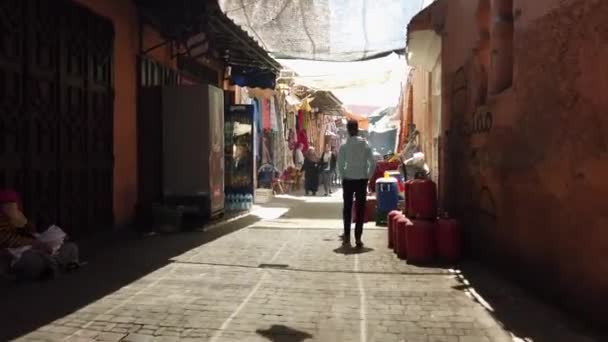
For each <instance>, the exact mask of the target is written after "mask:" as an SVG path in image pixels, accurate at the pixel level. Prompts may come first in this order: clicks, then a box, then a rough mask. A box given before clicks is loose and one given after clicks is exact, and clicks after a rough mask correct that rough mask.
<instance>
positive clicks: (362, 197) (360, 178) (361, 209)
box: [338, 120, 375, 248]
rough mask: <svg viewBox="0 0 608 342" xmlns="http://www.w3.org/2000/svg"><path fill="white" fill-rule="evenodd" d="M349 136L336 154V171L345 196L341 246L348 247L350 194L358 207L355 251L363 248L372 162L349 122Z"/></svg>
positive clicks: (369, 149)
mask: <svg viewBox="0 0 608 342" xmlns="http://www.w3.org/2000/svg"><path fill="white" fill-rule="evenodd" d="M347 129H348V134H349V137H348V139H347V140H346V143H345V144H344V145H342V146H340V152H339V153H338V171H339V172H340V177H342V189H343V195H344V209H343V213H342V216H343V218H344V235H343V245H350V228H351V221H352V206H353V195H354V196H355V199H356V203H357V206H356V208H355V210H356V214H357V215H356V216H357V220H356V222H355V241H356V245H357V248H361V247H363V242H362V241H361V235H362V234H363V219H364V216H365V201H366V199H367V182H368V180H369V179H370V178H371V176H372V174H373V172H374V168H375V161H374V156H373V154H372V149H371V148H370V147H369V145H368V144H367V141H365V140H364V139H363V138H361V137H359V136H358V134H359V124H358V123H357V121H354V120H350V121H349V122H348V124H347Z"/></svg>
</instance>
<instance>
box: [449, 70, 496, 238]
mask: <svg viewBox="0 0 608 342" xmlns="http://www.w3.org/2000/svg"><path fill="white" fill-rule="evenodd" d="M473 71H474V70H473ZM475 78H476V76H475V73H474V72H471V68H470V64H467V65H464V66H462V67H460V68H459V69H458V70H457V71H456V72H455V73H454V76H453V77H452V82H451V89H450V94H449V96H450V102H449V103H450V111H451V120H450V126H451V129H450V131H451V132H453V133H454V134H452V135H451V140H452V143H451V145H452V146H451V148H453V150H452V151H453V152H454V154H453V157H452V158H453V159H452V163H454V164H455V168H456V169H458V171H457V174H458V176H456V177H458V179H456V180H455V184H457V186H459V187H461V188H460V189H458V190H457V192H458V193H460V194H461V196H462V197H461V201H463V206H462V210H463V211H464V212H463V213H462V214H463V216H464V217H466V218H467V220H469V221H470V222H469V223H470V224H471V225H472V226H474V227H476V228H477V229H478V230H479V229H482V230H487V229H489V228H491V227H494V226H495V225H496V220H497V215H496V201H495V197H494V194H493V193H492V191H491V189H490V186H489V185H488V182H487V181H486V176H485V174H484V173H485V170H487V167H488V166H489V164H490V154H489V151H488V150H487V148H486V146H483V145H482V146H471V144H470V141H469V138H470V137H471V136H473V135H476V134H487V133H489V132H490V131H491V130H492V127H493V124H494V118H493V115H492V112H491V111H490V110H489V109H488V108H487V107H485V106H479V104H478V102H477V101H476V98H477V95H476V89H475V87H477V83H478V82H476V81H475Z"/></svg>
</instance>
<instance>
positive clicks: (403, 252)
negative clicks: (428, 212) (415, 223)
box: [395, 216, 412, 259]
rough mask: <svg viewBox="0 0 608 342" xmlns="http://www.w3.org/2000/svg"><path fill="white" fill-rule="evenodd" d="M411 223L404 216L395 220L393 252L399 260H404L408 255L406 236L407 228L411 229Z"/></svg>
mask: <svg viewBox="0 0 608 342" xmlns="http://www.w3.org/2000/svg"><path fill="white" fill-rule="evenodd" d="M411 226H412V222H411V221H410V220H409V219H408V218H407V217H405V216H401V217H399V219H397V225H396V227H395V230H396V231H397V234H396V237H395V251H396V253H397V256H398V257H399V259H405V258H407V255H408V250H407V248H408V244H407V234H408V232H407V231H408V230H409V228H411Z"/></svg>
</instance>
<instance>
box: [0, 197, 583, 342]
mask: <svg viewBox="0 0 608 342" xmlns="http://www.w3.org/2000/svg"><path fill="white" fill-rule="evenodd" d="M340 210H341V205H340V203H339V199H338V198H337V197H334V198H327V199H325V198H316V199H304V198H283V199H277V200H275V202H274V204H269V205H266V206H265V208H262V209H257V210H256V211H255V212H254V214H257V215H258V216H260V217H261V219H259V220H251V222H249V221H247V222H246V223H244V224H240V225H241V226H242V227H241V226H239V224H238V222H237V221H234V222H231V223H227V224H226V225H224V226H220V227H217V228H215V229H214V230H212V231H208V232H205V233H183V234H177V235H175V236H157V237H152V238H149V239H150V240H151V241H150V242H148V245H145V246H144V247H141V246H139V245H136V246H135V247H128V246H127V247H124V248H130V249H129V250H133V249H134V250H135V251H134V252H133V254H131V256H130V257H122V259H118V261H117V260H112V259H111V258H110V257H108V259H106V262H110V263H114V268H115V269H122V268H123V267H125V268H126V267H129V268H131V267H137V265H138V263H145V262H146V261H145V260H146V258H148V255H151V256H150V257H149V258H151V259H154V258H156V259H158V260H159V262H160V259H162V258H163V257H164V255H161V256H158V255H157V256H156V257H154V255H155V251H156V252H157V254H160V253H161V251H162V249H163V244H164V243H166V244H167V245H170V246H173V245H174V244H175V241H174V240H175V239H178V240H179V241H178V242H179V244H181V246H182V248H181V249H183V251H180V253H175V255H173V256H171V257H170V258H169V260H167V261H166V262H164V263H162V264H159V265H157V267H152V266H156V265H151V264H146V265H145V267H144V266H141V265H140V267H143V268H144V269H146V268H149V269H150V271H149V272H142V274H141V276H137V277H135V276H133V277H132V278H134V279H128V280H127V279H126V278H125V279H123V280H121V281H120V282H118V283H119V284H120V285H115V288H113V289H111V290H110V289H109V288H104V292H105V293H97V292H96V293H90V294H87V293H88V292H87V291H88V290H87V289H88V288H94V287H96V286H98V284H95V283H96V282H104V281H111V280H112V279H114V277H120V275H118V274H116V275H115V274H114V273H113V271H112V267H109V268H103V269H100V268H97V266H96V265H95V261H92V262H91V265H90V266H89V268H87V269H84V270H82V271H81V272H79V273H78V274H75V275H70V276H66V277H62V278H60V279H57V280H55V281H54V282H50V283H45V284H42V285H30V286H29V287H25V289H24V290H21V289H19V290H21V291H22V292H20V293H18V294H19V295H25V294H24V293H26V291H27V293H29V294H30V296H34V297H37V298H38V299H33V300H31V303H30V304H27V305H33V302H36V301H37V300H43V299H42V298H44V297H43V296H55V297H62V296H65V297H67V299H66V300H68V301H69V300H70V298H71V297H73V296H76V297H78V296H82V297H83V298H85V299H83V300H80V301H74V302H73V303H72V304H70V305H71V306H68V307H67V308H65V309H62V310H63V311H61V310H57V312H56V313H55V315H56V317H52V319H51V318H48V317H45V318H42V317H38V318H37V315H39V314H38V313H36V312H32V313H31V317H28V315H30V313H28V312H25V310H20V309H19V308H17V306H19V303H20V300H19V299H15V297H14V296H13V297H11V298H13V299H12V300H11V301H12V304H11V302H9V305H14V306H15V307H12V306H11V307H9V309H8V310H6V309H3V311H4V312H3V314H2V315H7V317H4V316H3V317H0V318H2V319H3V325H4V324H6V323H7V322H10V319H12V320H13V322H15V323H17V324H19V322H29V321H28V319H34V320H36V318H37V319H38V320H37V322H38V323H36V326H30V327H28V328H25V330H27V331H21V332H20V334H19V336H7V335H3V336H7V338H8V337H11V338H16V340H18V341H128V342H140V341H142V342H143V341H177V340H180V341H305V340H315V341H362V342H364V341H382V342H390V341H412V342H414V341H421V342H422V341H424V342H440V341H445V342H452V341H453V342H482V341H511V340H512V339H513V337H512V335H511V333H510V332H507V331H505V330H504V329H505V328H506V327H505V325H509V322H507V324H503V323H501V322H499V321H498V320H497V319H496V317H495V316H494V315H492V314H491V310H488V308H487V307H484V305H481V304H480V303H478V302H476V301H475V300H474V297H475V296H472V295H469V294H468V293H469V291H465V290H464V288H466V282H465V283H463V280H462V274H461V273H460V272H458V271H454V270H450V269H445V268H419V267H414V266H410V265H407V264H406V263H405V262H402V261H399V260H398V259H397V258H396V257H395V256H394V255H393V254H392V253H391V252H389V250H388V249H387V248H386V230H385V229H384V228H376V227H375V226H374V225H368V227H367V229H366V230H365V232H364V242H365V243H366V247H365V249H364V250H362V251H361V252H360V253H353V251H352V250H343V249H341V248H338V247H339V246H340V241H339V238H338V234H339V233H340V226H341V223H340V220H339V215H340ZM241 220H246V219H241ZM231 226H234V227H231ZM237 226H238V227H237ZM226 230H229V231H228V232H226ZM220 232H222V233H221V234H220ZM214 234H215V235H214ZM199 235H207V236H212V238H210V239H209V241H206V240H205V241H203V240H200V237H199ZM164 240H165V241H164ZM184 241H188V242H189V243H190V244H191V245H192V246H190V245H188V243H186V242H184ZM197 241H199V242H197ZM149 244H153V245H152V246H150V245H149ZM167 248H168V247H167ZM171 248H173V249H174V250H178V249H176V248H175V247H171ZM144 251H145V252H144ZM114 252H115V254H117V255H119V254H121V253H122V252H121V250H120V249H115V250H114ZM108 260H109V261H108ZM120 260H122V261H120ZM148 260H149V259H148ZM97 262H101V261H97ZM74 282H76V283H77V284H79V285H77V286H76V285H72V286H71V287H70V286H69V285H67V284H68V283H72V284H73V283H74ZM121 282H122V283H121ZM68 289H69V292H65V291H68ZM91 291H92V290H91ZM7 300H9V299H7ZM44 300H46V299H44ZM4 302H5V303H6V301H4ZM60 303H64V302H63V301H62V300H61V299H57V298H55V301H54V302H52V300H51V303H50V304H41V305H40V306H39V307H38V310H40V311H44V310H47V309H46V308H48V310H52V309H53V308H54V306H55V305H57V306H60V305H62V304H60ZM47 305H48V306H47ZM485 306H487V304H486V305H485ZM539 310H540V309H539ZM8 316H10V317H8ZM539 316H542V315H539ZM543 317H544V316H543ZM560 319H561V318H555V317H551V318H548V319H547V321H546V322H545V323H546V325H547V326H552V327H553V328H552V329H553V330H554V331H555V332H557V333H558V334H559V338H558V339H551V337H547V336H550V335H544V337H546V338H547V339H542V338H540V339H539V337H540V335H538V336H534V337H535V338H536V339H533V341H543V340H545V341H562V340H563V341H593V340H594V339H592V338H591V337H585V336H584V335H583V334H578V333H576V332H575V331H572V330H571V329H570V328H569V326H567V325H564V326H562V328H560V325H558V324H557V323H556V322H558V321H559V322H561V321H560ZM538 322H539V323H538V324H539V325H538V328H539V329H541V331H542V330H544V328H543V324H544V323H543V319H542V318H539V319H538ZM554 323H555V324H554ZM510 324H513V323H510ZM511 328H512V329H515V328H517V326H512V327H511ZM532 330H533V329H532ZM532 330H530V329H527V330H526V329H524V330H523V333H525V334H527V335H528V336H527V337H530V336H531V335H532V334H534V333H535V332H534V331H532ZM547 330H551V329H547ZM546 333H547V334H551V332H546ZM524 337H525V336H524ZM562 338H565V339H562Z"/></svg>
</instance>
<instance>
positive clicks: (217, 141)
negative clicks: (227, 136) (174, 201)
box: [161, 85, 224, 217]
mask: <svg viewBox="0 0 608 342" xmlns="http://www.w3.org/2000/svg"><path fill="white" fill-rule="evenodd" d="M161 93H162V94H161V96H162V112H163V115H162V121H163V122H162V140H163V141H162V146H163V162H162V164H163V167H162V173H163V175H162V179H163V196H164V197H165V198H197V197H199V198H208V200H206V201H202V202H201V203H207V204H205V205H204V206H205V207H206V208H203V210H204V211H205V213H203V214H205V216H209V217H213V216H217V215H219V214H221V213H223V211H224V92H223V90H222V89H220V88H217V87H214V86H212V85H185V86H173V87H163V88H162V92H161Z"/></svg>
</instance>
